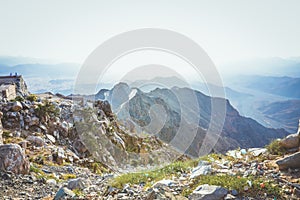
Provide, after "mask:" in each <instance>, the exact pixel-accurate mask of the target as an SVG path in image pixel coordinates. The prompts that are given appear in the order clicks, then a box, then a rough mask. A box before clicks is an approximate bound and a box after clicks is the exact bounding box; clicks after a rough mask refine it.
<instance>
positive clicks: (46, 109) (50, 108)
mask: <svg viewBox="0 0 300 200" xmlns="http://www.w3.org/2000/svg"><path fill="white" fill-rule="evenodd" d="M35 112H36V113H37V115H38V116H39V117H44V116H45V115H49V116H50V117H57V116H59V109H58V108H56V107H55V105H54V104H52V103H51V102H50V101H45V102H44V104H42V105H38V107H37V108H36V109H35Z"/></svg>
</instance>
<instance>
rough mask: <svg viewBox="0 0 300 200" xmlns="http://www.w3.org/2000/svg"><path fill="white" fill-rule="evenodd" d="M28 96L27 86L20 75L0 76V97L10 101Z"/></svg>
mask: <svg viewBox="0 0 300 200" xmlns="http://www.w3.org/2000/svg"><path fill="white" fill-rule="evenodd" d="M26 95H28V90H27V85H26V83H25V81H24V79H23V77H22V76H21V75H18V74H15V75H10V76H0V97H2V98H6V99H7V100H11V99H14V98H16V96H22V97H24V96H26Z"/></svg>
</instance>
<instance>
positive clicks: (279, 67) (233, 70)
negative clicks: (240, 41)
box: [220, 57, 300, 79]
mask: <svg viewBox="0 0 300 200" xmlns="http://www.w3.org/2000/svg"><path fill="white" fill-rule="evenodd" d="M299 66H300V58H299V57H291V58H280V57H271V58H255V59H248V60H243V61H237V62H230V63H226V64H223V65H222V66H221V67H220V73H221V74H222V76H223V78H226V79H228V78H231V77H232V76H236V75H261V74H264V75H265V76H289V77H296V78H297V77H300V67H299ZM228 69H230V70H228Z"/></svg>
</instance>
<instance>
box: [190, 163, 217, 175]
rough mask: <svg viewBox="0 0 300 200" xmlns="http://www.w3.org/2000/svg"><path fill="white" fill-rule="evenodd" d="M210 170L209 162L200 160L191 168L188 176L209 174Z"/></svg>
mask: <svg viewBox="0 0 300 200" xmlns="http://www.w3.org/2000/svg"><path fill="white" fill-rule="evenodd" d="M211 171H212V168H211V165H210V164H209V162H206V161H200V162H199V164H198V166H197V167H196V168H194V169H193V170H192V174H191V176H190V178H191V179H193V178H196V177H198V176H200V175H207V174H210V173H211Z"/></svg>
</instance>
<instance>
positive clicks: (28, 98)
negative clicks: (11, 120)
mask: <svg viewBox="0 0 300 200" xmlns="http://www.w3.org/2000/svg"><path fill="white" fill-rule="evenodd" d="M26 99H27V100H28V101H31V102H33V101H37V99H38V97H37V96H36V95H35V94H30V95H28V96H27V97H26Z"/></svg>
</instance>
